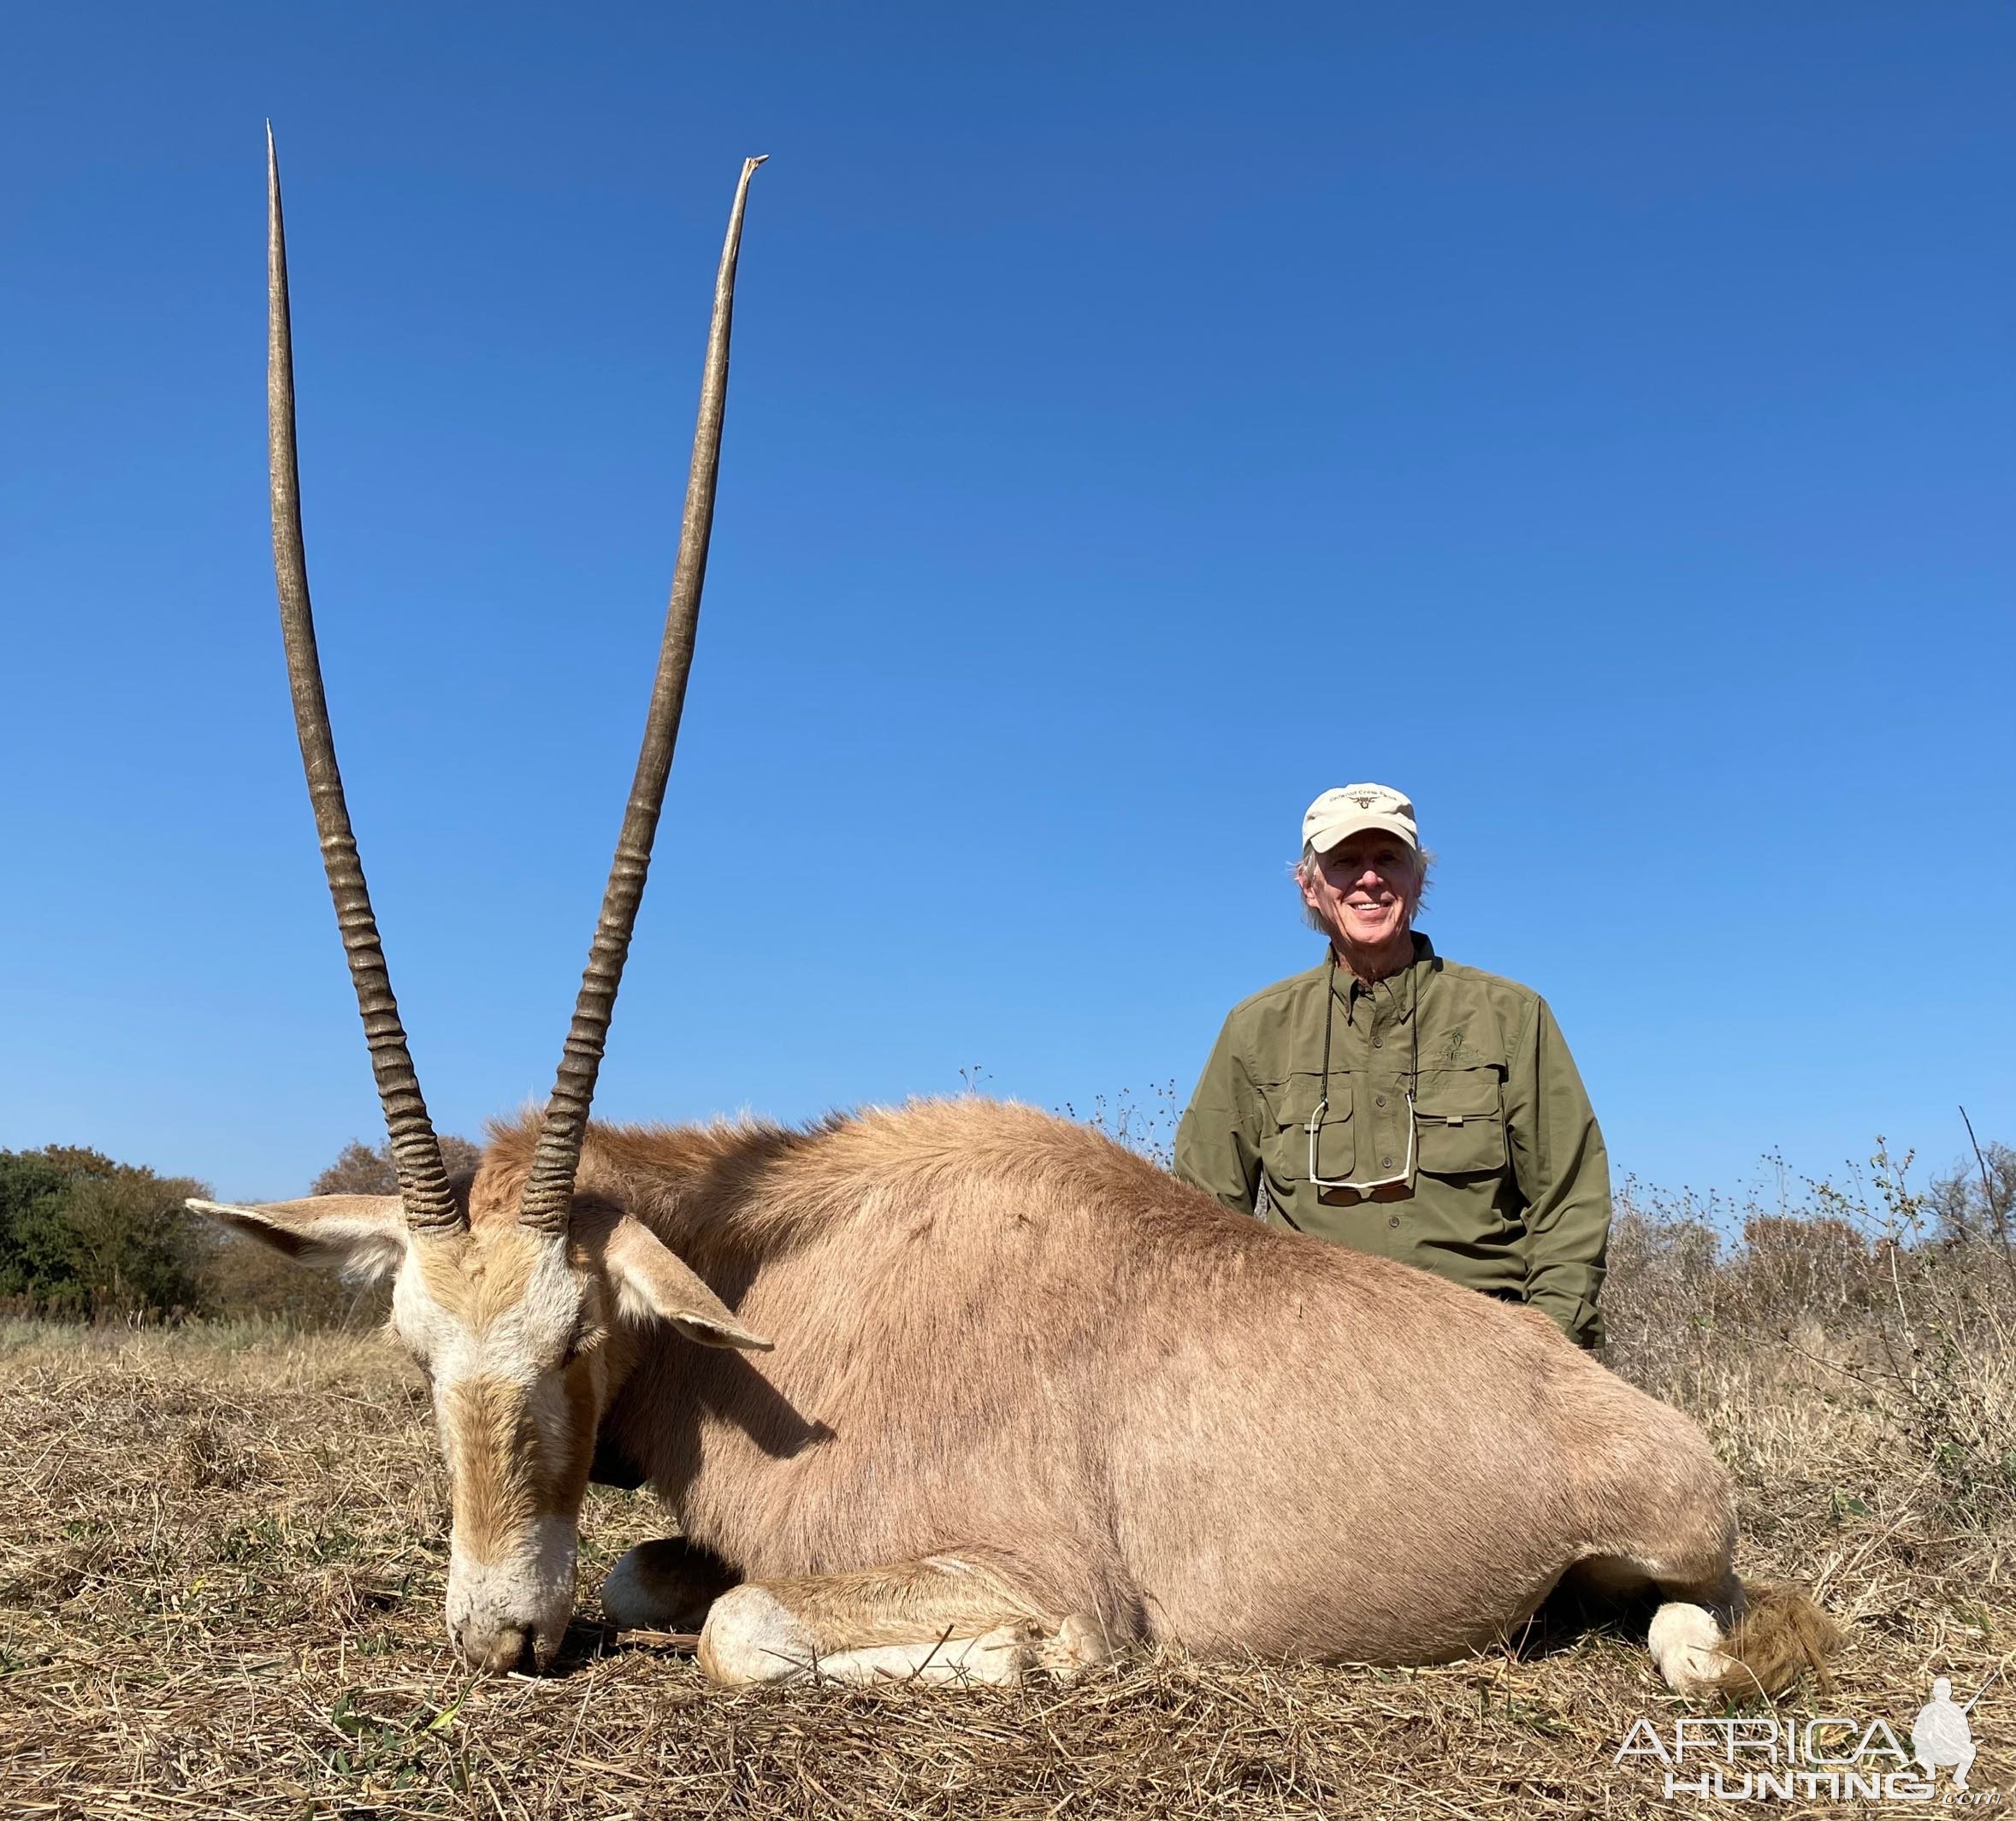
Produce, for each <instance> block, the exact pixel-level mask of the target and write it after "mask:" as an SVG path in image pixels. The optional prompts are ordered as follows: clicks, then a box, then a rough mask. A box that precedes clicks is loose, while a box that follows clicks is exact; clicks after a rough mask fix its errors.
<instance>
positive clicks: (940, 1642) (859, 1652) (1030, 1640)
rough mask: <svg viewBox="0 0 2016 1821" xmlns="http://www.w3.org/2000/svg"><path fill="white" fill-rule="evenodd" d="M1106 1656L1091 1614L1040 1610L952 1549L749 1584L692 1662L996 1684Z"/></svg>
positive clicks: (720, 1667) (716, 1612) (745, 1671)
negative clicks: (1034, 1671) (879, 1565)
mask: <svg viewBox="0 0 2016 1821" xmlns="http://www.w3.org/2000/svg"><path fill="white" fill-rule="evenodd" d="M1110 1653H1111V1652H1110V1644H1109V1640H1108V1639H1107V1636H1106V1635H1105V1633H1104V1631H1103V1629H1102V1628H1101V1627H1099V1626H1098V1625H1097V1623H1096V1622H1095V1621H1093V1620H1091V1618H1089V1617H1086V1616H1085V1615H1083V1614H1066V1615H1063V1616H1061V1617H1059V1616H1058V1615H1055V1614H1052V1613H1047V1612H1045V1611H1043V1609H1042V1608H1041V1607H1040V1606H1039V1605H1038V1604H1037V1603H1036V1602H1035V1601H1034V1600H1032V1599H1031V1598H1030V1597H1029V1596H1028V1594H1027V1593H1026V1592H1025V1591H1024V1590H1023V1589H1021V1588H1020V1587H1017V1586H1016V1585H1015V1583H1014V1580H1013V1579H1012V1577H1011V1576H1008V1575H1007V1574H1005V1573H1003V1572H1002V1570H999V1569H998V1568H996V1567H994V1566H993V1565H991V1564H988V1563H986V1562H984V1561H983V1560H979V1559H976V1558H973V1557H970V1556H962V1555H951V1554H948V1555H936V1556H925V1557H923V1558H920V1559H919V1560H917V1561H914V1562H897V1563H892V1564H889V1565H888V1566H886V1567H882V1568H872V1569H864V1570H856V1571H854V1572H851V1573H848V1574H839V1575H807V1576H795V1577H793V1578H790V1579H779V1580H774V1581H766V1582H754V1581H751V1582H744V1583H743V1584H742V1586H740V1587H736V1588H733V1589H732V1590H731V1591H730V1592H729V1593H724V1594H723V1595H722V1596H721V1598H720V1599H717V1600H716V1601H715V1602H714V1604H713V1605H712V1608H711V1609H710V1611H708V1613H707V1622H706V1628H705V1629H703V1630H702V1631H701V1637H700V1651H699V1658H700V1666H701V1669H703V1670H706V1673H707V1674H708V1675H709V1676H712V1678H713V1680H714V1681H716V1682H722V1683H724V1684H726V1685H728V1686H730V1687H735V1686H738V1685H741V1684H744V1683H748V1682H780V1681H786V1680H789V1679H792V1678H794V1677H799V1676H818V1677H819V1678H820V1679H822V1680H825V1681H831V1682H856V1683H868V1682H967V1683H978V1682H989V1683H994V1684H997V1685H1000V1684H1008V1683H1013V1682H1020V1680H1021V1679H1022V1676H1024V1674H1025V1673H1026V1671H1027V1670H1029V1669H1030V1668H1031V1667H1032V1666H1040V1667H1043V1668H1044V1669H1047V1670H1050V1671H1052V1672H1053V1673H1054V1674H1057V1675H1062V1676H1069V1675H1073V1674H1075V1673H1077V1672H1078V1671H1079V1670H1084V1669H1086V1668H1088V1667H1090V1666H1091V1664H1095V1663H1098V1662H1103V1660H1104V1659H1105V1658H1106V1657H1107V1656H1109V1654H1110Z"/></svg>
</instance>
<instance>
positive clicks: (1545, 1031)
mask: <svg viewBox="0 0 2016 1821" xmlns="http://www.w3.org/2000/svg"><path fill="white" fill-rule="evenodd" d="M1505 1112H1506V1124H1507V1126H1508V1127H1509V1128H1510V1132H1511V1141H1512V1168H1513V1171H1514V1174H1515V1176H1516V1180H1517V1183H1518V1186H1519V1192H1520V1194H1521V1196H1522V1197H1523V1198H1524V1200H1525V1203H1526V1234H1527V1241H1526V1244H1527V1254H1526V1300H1527V1301H1528V1303H1530V1304H1533V1306H1534V1308H1536V1309H1538V1310H1540V1311H1541V1312H1542V1313H1543V1314H1545V1315H1548V1316H1549V1317H1550V1318H1552V1321H1554V1322H1555V1323H1556V1324H1557V1325H1558V1327H1560V1328H1561V1330H1562V1331H1563V1332H1564V1333H1565V1334H1567V1336H1568V1337H1569V1339H1571V1340H1573V1341H1575V1342H1576V1344H1577V1345H1581V1346H1585V1347H1593V1346H1598V1345H1601V1343H1602V1340H1603V1318H1602V1316H1601V1315H1599V1313H1598V1312H1597V1308H1596V1303H1597V1298H1598V1297H1599V1295H1600V1293H1601V1292H1602V1289H1603V1275H1604V1262H1605V1256H1606V1254H1607V1252H1608V1250H1609V1247H1610V1154H1609V1153H1608V1151H1606V1150H1605V1149H1604V1144H1603V1134H1602V1132H1600V1131H1599V1130H1598V1129H1597V1125H1596V1114H1595V1113H1594V1111H1593V1109H1591V1107H1590V1105H1589V1097H1588V1095H1587V1092H1585V1091H1584V1090H1583V1087H1582V1079H1581V1076H1580V1075H1579V1074H1578V1073H1576V1067H1575V1059H1574V1057H1572V1056H1571V1055H1569V1053H1568V1045H1567V1044H1566V1043H1565V1042H1564V1040H1563V1038H1562V1036H1561V1028H1560V1026H1558V1025H1557V1024H1556V1023H1555V1022H1554V1014H1553V1013H1552V1011H1550V1010H1549V1009H1548V1008H1547V1003H1546V1001H1545V1000H1544V999H1536V1000H1535V1001H1534V1003H1533V1009H1532V1011H1531V1013H1530V1014H1528V1019H1527V1021H1526V1026H1525V1028H1524V1029H1523V1030H1522V1032H1521V1033H1520V1038H1519V1042H1518V1043H1517V1044H1516V1046H1515V1049H1514V1052H1513V1055H1512V1058H1511V1070H1510V1073H1509V1074H1508V1076H1507V1079H1506V1082H1505Z"/></svg>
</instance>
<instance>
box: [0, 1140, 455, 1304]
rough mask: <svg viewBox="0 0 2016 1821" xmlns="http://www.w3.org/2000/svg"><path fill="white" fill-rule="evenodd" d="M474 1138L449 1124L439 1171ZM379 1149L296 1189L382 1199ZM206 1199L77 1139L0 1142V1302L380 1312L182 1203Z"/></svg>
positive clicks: (348, 1152)
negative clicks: (30, 1144) (21, 1145)
mask: <svg viewBox="0 0 2016 1821" xmlns="http://www.w3.org/2000/svg"><path fill="white" fill-rule="evenodd" d="M477 1156H478V1151H477V1147H476V1145H475V1144H471V1143H470V1141H469V1140H468V1139H467V1138H457V1137H455V1136H454V1135H452V1134H450V1135H448V1136H446V1137H445V1138H442V1140H441V1157H442V1161H443V1162H445V1163H446V1165H447V1167H448V1169H449V1171H450V1173H451V1174H452V1173H453V1172H455V1171H457V1170H462V1169H470V1168H474V1167H475V1165H476V1157H477ZM397 1188H398V1179H397V1178H396V1177H395V1175H394V1174H393V1168H392V1157H391V1151H390V1147H389V1146H382V1147H380V1148H379V1149H377V1150H373V1149H372V1147H371V1146H370V1145H369V1144H364V1143H363V1142H361V1141H359V1140H352V1142H351V1143H350V1144H346V1145H345V1146H344V1147H343V1149H342V1150H341V1151H340V1153H339V1154H338V1155H337V1156H336V1159H335V1161H334V1162H333V1163H331V1164H330V1165H329V1167H328V1168H327V1169H325V1170H324V1171H322V1174H320V1175H319V1176H317V1177H316V1179H315V1180H314V1182H313V1183H312V1184H311V1185H310V1188H309V1191H308V1192H309V1193H310V1194H311V1195H390V1194H392V1193H393V1192H394V1191H396V1190H397ZM190 1197H197V1198H198V1199H200V1200H209V1199H210V1198H211V1195H210V1186H209V1185H208V1184H206V1183H202V1182H198V1181H197V1180H195V1179H194V1178H193V1177H188V1176H163V1175H159V1174H156V1172H154V1171H153V1170H151V1169H150V1168H147V1167H146V1166H145V1164H135V1163H121V1162H116V1161H115V1160H114V1159H113V1158H111V1157H109V1156H106V1155H105V1154H104V1153H103V1151H98V1150H91V1149H90V1148H89V1147H87V1146H85V1145H79V1144H50V1145H47V1146H44V1148H43V1149H42V1150H0V1308H5V1309H9V1310H14V1311H15V1312H16V1313H20V1314H26V1315H53V1316H56V1317H59V1318H63V1319H68V1320H73V1321H111V1320H121V1319H126V1318H130V1317H134V1316H139V1317H146V1318H157V1319H165V1320H169V1321H175V1320H180V1319H181V1318H183V1317H185V1316H191V1315H242V1314H248V1313H249V1314H255V1315H260V1314H263V1315H274V1316H279V1317H281V1318H284V1319H287V1320H290V1321H301V1322H306V1323H311V1324H323V1323H337V1322H352V1321H354V1322H359V1323H362V1322H365V1321H375V1320H378V1319H380V1318H381V1316H382V1315H383V1312H384V1311H383V1308H382V1306H381V1305H382V1302H383V1292H382V1291H378V1292H358V1291H357V1290H355V1289H353V1288H352V1287H351V1286H347V1285H346V1284H343V1283H342V1282H340V1280H336V1279H335V1278H334V1277H332V1276H331V1275H330V1274H328V1273H326V1272H322V1271H311V1270H304V1269H303V1268H301V1267H300V1266H299V1265H296V1264H293V1263H291V1262H289V1261H287V1259H284V1258H281V1257H280V1256H277V1255H276V1254H275V1253H273V1252H271V1251H269V1250H268V1249H267V1248H266V1247H264V1246H263V1245H259V1244H258V1243H257V1241H256V1240H251V1239H243V1238H240V1237H239V1236H238V1235H236V1234H234V1233H227V1232H225V1231H224V1230H223V1229H222V1227H217V1226H216V1224H215V1223H213V1222H211V1221H206V1220H203V1219H200V1218H198V1216H196V1215H192V1214H191V1213H189V1211H188V1210H187V1209H186V1208H185V1207H184V1206H183V1205H182V1204H183V1203H184V1202H186V1201H187V1200H188V1199H189V1198H190Z"/></svg>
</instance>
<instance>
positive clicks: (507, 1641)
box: [455, 1625, 537, 1676]
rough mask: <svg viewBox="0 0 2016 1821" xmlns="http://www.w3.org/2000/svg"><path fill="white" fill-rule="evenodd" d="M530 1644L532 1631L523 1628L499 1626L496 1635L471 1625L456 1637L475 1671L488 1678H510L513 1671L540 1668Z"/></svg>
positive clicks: (518, 1626)
mask: <svg viewBox="0 0 2016 1821" xmlns="http://www.w3.org/2000/svg"><path fill="white" fill-rule="evenodd" d="M531 1640H532V1635H531V1632H530V1630H529V1629H528V1628H527V1627H525V1626H523V1625H500V1626H499V1627H498V1628H497V1629H495V1630H494V1631H485V1630H484V1629H482V1628H481V1627H479V1626H476V1625H469V1626H465V1627H464V1628H463V1629H462V1630H461V1631H460V1632H458V1634H457V1636H456V1639H455V1641H456V1642H457V1643H458V1644H459V1645H460V1646H461V1647H462V1654H463V1656H464V1658H465V1659H466V1660H467V1662H468V1664H469V1666H470V1668H471V1669H472V1670H480V1671H481V1672H482V1674H484V1675H486V1676H508V1675H509V1674H510V1673H511V1671H512V1670H518V1669H523V1670H530V1669H534V1668H536V1667H537V1665H536V1664H535V1663H534V1661H533V1657H532V1650H531Z"/></svg>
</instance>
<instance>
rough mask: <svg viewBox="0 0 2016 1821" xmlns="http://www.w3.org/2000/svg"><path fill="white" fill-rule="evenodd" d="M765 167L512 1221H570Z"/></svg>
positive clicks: (676, 680)
mask: <svg viewBox="0 0 2016 1821" xmlns="http://www.w3.org/2000/svg"><path fill="white" fill-rule="evenodd" d="M760 163H763V160H762V159H761V158H750V159H748V160H746V161H745V162H744V163H743V165H742V178H741V180H740V181H739V182H738V183H737V184H736V186H735V206H734V207H733V208H732V209H731V210H730V211H729V215H728V238H727V240H726V242H725V243H724V245H723V246H722V248H721V269H720V271H719V272H718V275H716V277H715V280H714V316H713V322H712V326H711V327H710V328H709V329H708V331H707V359H706V370H705V372H704V373H703V375H702V376H701V388H700V421H699V423H698V424H697V425H696V426H695V429H694V433H693V466H692V469H691V470H690V471H689V474H688V476H687V480H686V511H685V513H684V515H683V517H682V518H681V519H680V522H679V559H678V561H677V564H676V565H674V566H673V570H672V595H671V602H670V604H669V605H668V606H667V607H666V609H665V640H664V642H663V644H662V645H661V646H660V647H659V654H658V677H657V680H656V682H655V683H653V685H652V689H651V712H650V714H649V716H648V717H647V719H646V721H645V723H644V743H643V747H642V748H641V750H640V751H639V753H638V754H637V772H636V777H635V778H633V779H632V780H631V783H630V802H629V803H628V805H627V806H626V807H624V813H623V832H622V833H621V834H620V835H619V836H618V837H617V842H616V859H615V862H614V864H613V865H612V866H611V867H610V869H609V884H608V888H607V889H606V890H605V891H604V892H603V894H602V913H601V916H600V919H598V920H597V921H596V924H595V939H594V943H593V944H592V945H591V946H590V948H589V949H588V967H587V968H586V970H585V971H584V972H583V973H582V977H581V994H580V996H579V997H578V998H576V1001H575V1002H574V1022H573V1024H572V1025H571V1026H570V1027H569V1029H568V1032H567V1043H566V1047H565V1049H564V1050H563V1052H562V1054H561V1057H560V1071H559V1077H558V1079H556V1080H555V1081H554V1083H553V1098H552V1099H551V1100H549V1101H548V1102H547V1109H546V1122H545V1124H544V1126H542V1127H541V1130H540V1133H539V1148H538V1150H536V1151H535V1152H534V1154H533V1157H532V1168H531V1172H530V1174H529V1175H528V1176H527V1178H526V1180H525V1198H524V1200H523V1202H522V1203H519V1209H518V1218H519V1220H521V1221H523V1223H524V1224H525V1225H526V1226H527V1227H532V1228H533V1229H535V1231H537V1232H541V1233H565V1231H566V1229H567V1219H568V1215H569V1213H570V1212H571V1209H572V1207H573V1204H574V1176H575V1172H576V1170H577V1169H578V1168H580V1166H581V1144H582V1138H584V1137H585V1136H586V1134H587V1132H588V1105H589V1103H590V1102H591V1101H593V1100H594V1094H595V1076H596V1074H597V1073H598V1072H599V1071H600V1068H601V1066H602V1050H603V1048H604V1046H605V1044H606V1043H607V1042H608V1038H609V1020H610V1015H611V1014H612V1013H613V1012H614V1010H615V1009H616V989H617V987H618V984H621V982H622V979H623V964H624V957H625V956H627V955H629V953H630V932H631V931H633V930H634V929H635V928H636V923H637V906H638V905H639V904H640V903H641V902H643V897H644V880H645V877H646V875H647V873H648V872H650V870H651V839H652V837H653V835H654V834H656V833H657V831H658V816H659V810H660V809H661V808H662V807H664V804H665V779H666V777H667V776H668V775H669V774H670V773H671V768H672V748H673V746H674V744H675V743H676V742H677V740H678V737H679V712H680V710H681V708H682V707H683V706H684V704H685V701H686V678H687V676H688V675H689V672H690V671H691V670H692V668H693V639H694V634H695V631H696V630H698V628H699V625H700V593H701V584H702V583H703V582H705V581H706V572H707V539H708V536H709V535H710V534H711V533H712V529H713V525H714V481H715V477H716V476H717V474H718V472H719V470H720V466H721V416H722V412H723V411H724V408H725V406H726V405H727V401H728V339H729V331H730V327H731V326H732V323H733V321H734V316H735V262H736V253H737V251H739V249H740V248H741V245H742V208H743V205H744V204H746V203H747V202H748V195H749V179H750V178H751V177H752V176H754V174H755V170H756V167H757V166H758V165H759V164H760Z"/></svg>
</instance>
